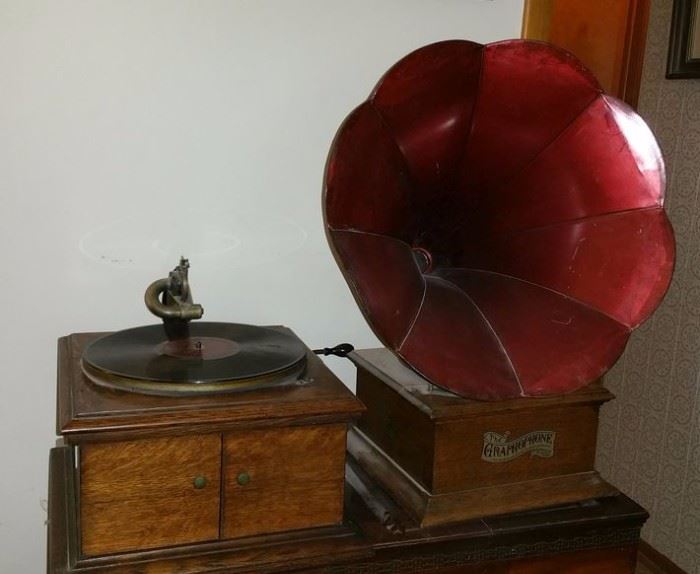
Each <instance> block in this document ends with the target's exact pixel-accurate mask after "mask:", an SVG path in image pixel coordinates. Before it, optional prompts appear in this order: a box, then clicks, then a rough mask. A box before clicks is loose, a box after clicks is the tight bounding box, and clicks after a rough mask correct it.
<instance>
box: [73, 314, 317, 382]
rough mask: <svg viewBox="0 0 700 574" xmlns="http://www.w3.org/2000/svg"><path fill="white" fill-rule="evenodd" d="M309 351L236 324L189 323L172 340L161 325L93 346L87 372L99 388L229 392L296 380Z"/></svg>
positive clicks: (286, 335)
mask: <svg viewBox="0 0 700 574" xmlns="http://www.w3.org/2000/svg"><path fill="white" fill-rule="evenodd" d="M305 364H306V347H305V346H304V344H303V343H302V342H301V341H300V340H299V339H298V338H297V337H296V336H295V335H293V334H292V333H291V332H289V331H285V330H282V329H279V330H278V329H276V328H271V327H258V326H254V325H242V324H238V323H206V322H196V323H194V322H193V323H190V324H189V338H188V339H184V340H182V341H169V340H168V337H167V336H166V333H165V329H164V327H163V325H149V326H146V327H136V328H133V329H126V330H124V331H119V332H117V333H113V334H111V335H107V336H105V337H102V338H101V339H98V340H97V341H95V342H94V343H92V344H91V345H90V346H89V347H87V349H85V352H84V353H83V360H82V367H83V372H84V373H85V374H86V375H87V376H88V378H90V379H91V380H92V381H93V382H95V383H96V384H98V385H102V386H106V387H111V388H115V389H120V390H127V391H133V392H139V393H145V394H156V395H183V394H184V395H186V394H202V393H204V394H208V393H219V392H230V391H235V390H241V389H247V388H257V387H263V386H277V385H282V384H289V383H290V382H294V381H296V379H297V378H298V377H299V375H300V374H301V373H302V372H303V370H304V366H305Z"/></svg>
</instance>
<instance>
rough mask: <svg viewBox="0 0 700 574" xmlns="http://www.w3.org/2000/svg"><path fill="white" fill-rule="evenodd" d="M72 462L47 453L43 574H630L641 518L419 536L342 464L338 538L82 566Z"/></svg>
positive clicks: (549, 520) (481, 527)
mask: <svg viewBox="0 0 700 574" xmlns="http://www.w3.org/2000/svg"><path fill="white" fill-rule="evenodd" d="M73 452H74V451H73V448H71V447H69V446H61V447H57V448H54V449H52V451H51V457H50V478H49V521H48V572H49V573H50V574H66V573H69V572H70V573H85V574H97V573H99V574H107V573H108V574H127V573H130V574H131V573H135V574H166V573H175V572H177V573H180V574H195V573H197V574H203V573H210V574H213V573H219V574H220V573H224V572H231V573H244V572H245V573H253V572H254V573H266V572H294V573H302V572H303V573H308V574H312V573H313V574H321V573H324V574H364V573H368V574H394V573H396V574H403V573H430V572H435V573H440V574H453V573H454V574H456V573H469V574H477V573H478V574H633V573H634V569H635V564H636V555H637V546H638V543H639V532H640V529H641V527H642V525H643V523H644V521H645V520H646V518H647V514H646V512H645V511H644V510H643V509H642V508H641V507H640V506H639V505H637V504H636V503H634V502H633V501H632V500H630V499H629V498H627V497H626V496H624V495H618V496H611V497H606V498H601V499H596V500H591V501H588V502H585V503H578V504H570V505H566V506H561V507H557V508H550V509H544V510H537V511H530V512H524V513H516V514H509V515H501V516H494V517H490V518H484V519H475V520H469V521H465V522H461V523H456V524H451V525H444V526H437V527H432V528H421V527H420V526H419V525H418V524H417V523H416V522H415V521H414V520H413V519H411V518H410V517H409V516H408V515H407V514H406V513H405V512H404V511H403V510H402V509H401V508H400V507H398V506H397V505H395V504H394V503H393V502H392V500H391V499H390V498H389V496H388V495H387V494H386V493H385V492H383V491H382V490H380V489H379V488H378V487H377V486H376V484H374V483H373V482H372V481H371V479H369V477H367V475H365V474H364V473H363V471H362V469H361V468H360V467H359V466H358V465H357V464H356V463H355V462H354V460H353V459H352V458H351V457H349V459H348V463H347V466H346V485H345V520H346V525H345V527H343V528H339V527H337V526H332V527H328V528H326V529H318V528H315V529H312V530H309V531H305V530H298V531H294V532H287V533H280V534H268V535H262V536H256V535H253V536H248V537H244V538H238V539H235V540H228V541H217V542H202V543H195V544H184V545H182V546H174V547H169V548H159V549H157V550H141V551H130V552H116V553H113V554H109V555H103V556H99V557H93V558H87V557H84V556H83V557H81V556H79V550H78V548H79V547H78V540H77V536H76V532H77V528H76V521H77V520H79V512H78V508H77V497H76V491H75V484H74V478H73V477H74V472H73V469H74V465H75V460H74V457H73ZM164 518H165V517H164ZM263 518H265V517H258V520H260V519H263ZM269 519H270V520H274V516H269ZM104 536H105V537H106V538H107V539H108V538H109V531H106V532H105V533H104Z"/></svg>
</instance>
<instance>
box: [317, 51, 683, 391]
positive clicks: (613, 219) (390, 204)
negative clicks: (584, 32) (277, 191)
mask: <svg viewBox="0 0 700 574" xmlns="http://www.w3.org/2000/svg"><path fill="white" fill-rule="evenodd" d="M664 189H665V172H664V164H663V159H662V157H661V152H660V150H659V147H658V145H657V143H656V140H655V139H654V136H653V134H652V133H651V131H650V130H649V128H648V127H647V125H646V124H645V123H644V121H643V120H642V119H641V118H640V117H639V116H638V115H637V114H636V113H635V112H634V111H633V110H631V109H630V108H629V107H628V106H626V105H625V104H624V103H622V102H620V101H618V100H616V99H614V98H612V97H609V96H607V95H605V94H604V93H603V92H602V90H601V88H600V86H599V84H598V83H597V81H596V80H595V78H594V77H593V76H592V74H591V73H590V72H589V71H588V70H586V69H585V67H584V66H583V65H582V64H581V63H580V62H579V61H578V60H577V59H576V58H574V57H573V56H572V55H571V54H568V53H567V52H564V51H562V50H560V49H558V48H555V47H553V46H550V45H547V44H544V43H541V42H532V41H525V40H512V41H506V42H498V43H495V44H488V45H485V46H483V45H480V44H476V43H473V42H468V41H461V40H452V41H447V42H439V43H437V44H431V45H429V46H426V47H424V48H421V49H419V50H416V51H415V52H413V53H411V54H409V55H408V56H406V57H405V58H403V59H402V60H400V61H399V62H398V63H397V64H395V65H394V66H393V67H392V68H391V69H390V70H389V71H388V72H387V73H386V74H385V75H384V76H383V77H382V79H381V80H380V82H379V83H378V85H377V86H376V88H375V89H374V91H373V92H372V94H371V95H370V97H369V99H368V100H367V101H366V102H364V103H362V104H361V105H360V106H358V107H357V108H356V109H355V110H354V111H353V112H352V113H351V114H350V115H349V116H348V118H347V119H346V120H345V122H344V123H343V124H342V125H341V127H340V129H339V131H338V133H337V135H336V138H335V140H334V142H333V145H332V147H331V151H330V154H329V159H328V163H327V168H326V176H325V192H324V217H325V223H326V227H327V235H328V239H329V242H330V244H331V247H332V250H333V252H334V254H335V256H336V260H337V262H338V264H339V266H340V268H341V270H342V271H343V274H344V276H345V278H346V280H347V281H348V284H349V286H350V289H351V291H352V293H353V295H354V297H355V299H356V301H357V302H358V305H359V307H360V309H361V310H362V312H363V313H364V315H365V317H366V319H367V321H368V323H369V325H370V326H371V328H372V329H373V330H374V332H375V333H376V334H377V336H378V337H379V338H380V340H381V341H382V342H383V343H384V344H385V345H386V346H387V347H389V348H390V349H391V350H392V351H393V352H394V353H396V354H397V355H398V356H399V357H401V358H402V359H403V360H404V361H405V362H406V363H408V365H409V366H411V367H412V368H413V369H414V370H416V371H418V372H419V373H420V374H422V375H423V376H424V377H426V378H427V379H429V380H430V381H431V382H433V383H435V384H437V385H439V386H442V387H444V388H447V389H449V390H451V391H453V392H456V393H458V394H460V395H462V396H466V397H469V398H475V399H483V400H497V399H504V398H511V397H517V396H538V395H546V394H558V393H565V392H572V391H574V390H576V389H578V388H580V387H582V386H584V385H586V384H588V383H589V382H591V381H593V380H594V379H596V378H598V377H600V376H601V375H602V374H603V373H604V372H605V371H607V370H608V369H609V368H610V367H611V366H612V365H613V364H614V362H615V361H616V360H617V358H618V357H619V355H620V354H621V353H622V351H623V349H624V347H625V344H626V342H627V339H628V337H629V334H630V332H631V331H632V330H633V329H634V328H636V327H637V326H639V324H640V323H642V322H643V321H644V320H645V319H646V318H648V317H649V315H650V314H651V313H652V312H653V311H654V310H655V309H656V307H657V306H658V305H659V303H660V301H661V300H662V298H663V296H664V294H665V292H666V290H667V288H668V285H669V283H670V279H671V275H672V272H673V265H674V259H675V243H674V238H673V231H672V228H671V225H670V223H669V221H668V218H667V216H666V214H665V212H664V210H663V195H664Z"/></svg>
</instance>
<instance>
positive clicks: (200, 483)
mask: <svg viewBox="0 0 700 574" xmlns="http://www.w3.org/2000/svg"><path fill="white" fill-rule="evenodd" d="M192 484H194V487H195V488H197V489H200V488H204V487H205V486H206V485H207V479H206V478H205V477H203V476H195V477H194V480H193V481H192Z"/></svg>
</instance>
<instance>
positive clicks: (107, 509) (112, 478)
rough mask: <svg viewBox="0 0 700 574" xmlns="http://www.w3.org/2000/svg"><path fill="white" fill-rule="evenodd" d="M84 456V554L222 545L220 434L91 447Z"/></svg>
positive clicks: (84, 448) (81, 476)
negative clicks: (199, 481) (197, 482)
mask: <svg viewBox="0 0 700 574" xmlns="http://www.w3.org/2000/svg"><path fill="white" fill-rule="evenodd" d="M80 455H81V457H80V496H81V498H80V501H81V504H80V531H81V550H82V554H84V555H86V556H90V555H97V554H108V553H112V552H119V551H125V550H139V549H146V548H155V547H158V546H165V545H168V546H169V545H173V544H184V543H191V542H199V541H204V540H215V539H217V538H218V536H219V497H220V492H221V491H220V482H221V435H220V434H208V435H197V436H187V437H169V438H160V439H144V440H136V441H129V442H113V443H106V444H86V445H84V446H82V447H81V451H80ZM198 476H202V477H204V478H205V479H206V484H205V485H204V487H203V488H195V486H194V479H195V477H198Z"/></svg>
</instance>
